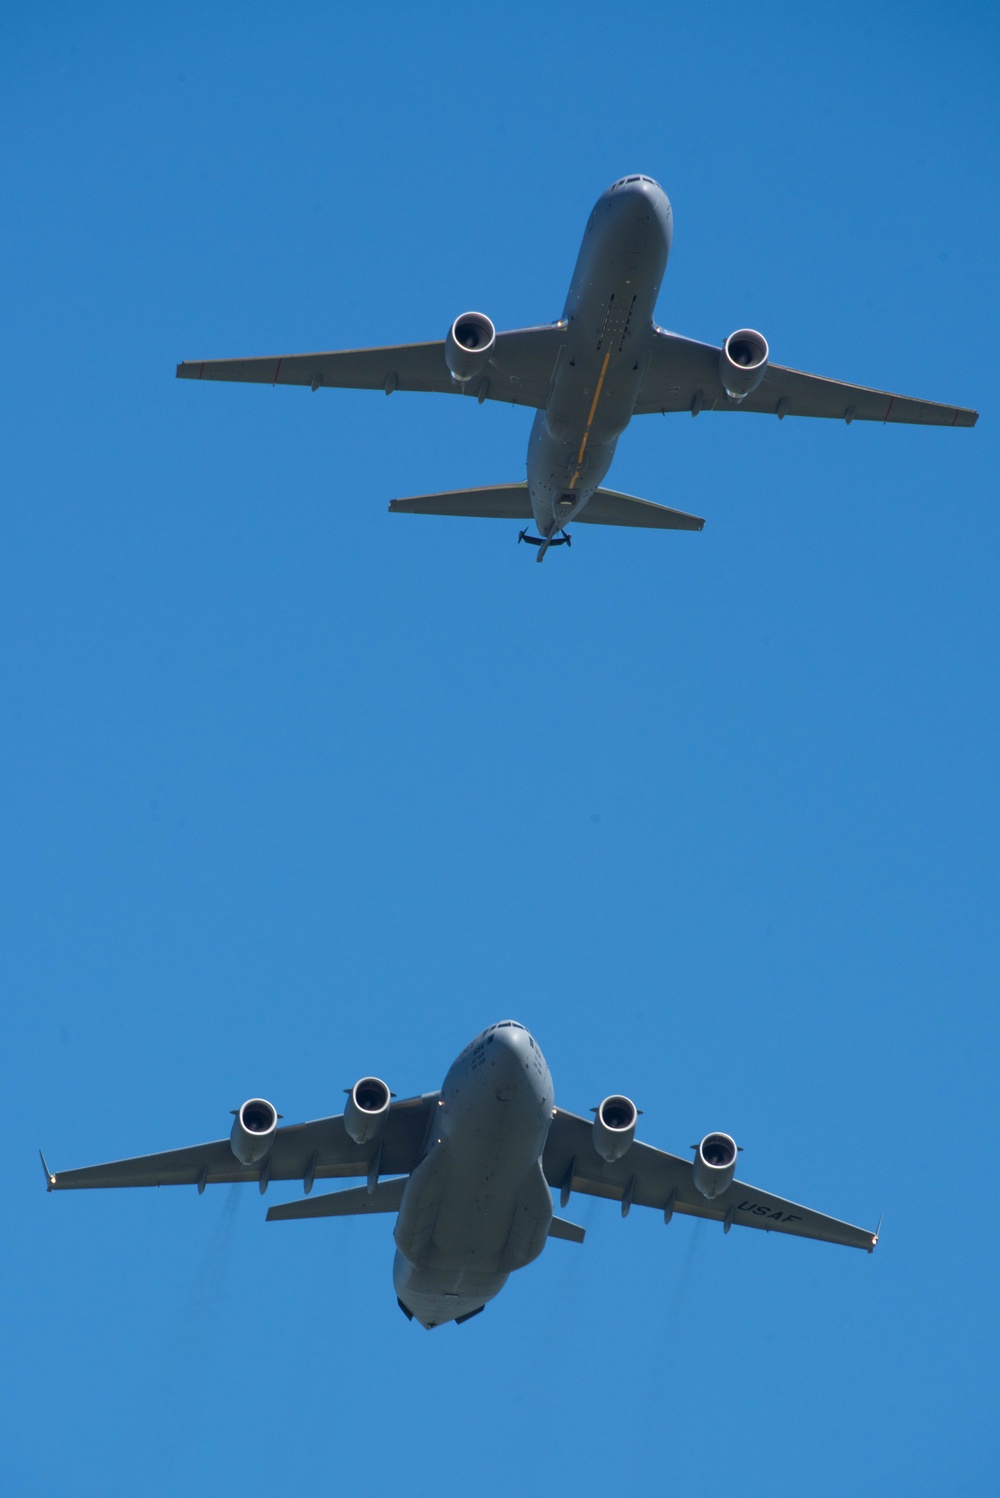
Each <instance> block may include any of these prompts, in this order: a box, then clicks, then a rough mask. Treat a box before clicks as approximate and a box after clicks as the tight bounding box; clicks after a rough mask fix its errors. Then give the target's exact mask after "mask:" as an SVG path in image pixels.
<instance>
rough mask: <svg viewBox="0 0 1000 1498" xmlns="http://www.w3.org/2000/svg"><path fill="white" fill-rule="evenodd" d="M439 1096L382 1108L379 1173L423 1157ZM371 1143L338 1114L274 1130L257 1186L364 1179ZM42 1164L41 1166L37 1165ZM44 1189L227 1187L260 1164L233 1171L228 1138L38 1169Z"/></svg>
mask: <svg viewBox="0 0 1000 1498" xmlns="http://www.w3.org/2000/svg"><path fill="white" fill-rule="evenodd" d="M439 1097H440V1093H437V1092H428V1093H425V1094H424V1095H423V1097H413V1098H405V1099H402V1100H401V1101H399V1102H394V1103H392V1104H391V1105H390V1108H389V1114H388V1117H387V1118H386V1121H385V1124H384V1126H383V1129H382V1132H381V1134H380V1135H379V1140H380V1141H381V1143H382V1157H381V1161H380V1163H379V1170H380V1174H382V1175H387V1176H390V1175H409V1173H410V1171H411V1170H413V1168H414V1166H415V1165H416V1164H417V1163H418V1161H419V1160H420V1158H421V1156H422V1155H423V1153H424V1144H425V1140H426V1137H427V1132H428V1129H429V1127H430V1123H431V1118H432V1115H433V1114H434V1112H435V1110H436V1108H437V1102H438V1098H439ZM375 1148H377V1146H373V1145H371V1144H368V1145H361V1144H355V1143H354V1140H353V1139H351V1137H350V1135H349V1134H348V1133H347V1130H346V1129H345V1128H344V1119H343V1115H342V1114H338V1115H337V1116H336V1117H334V1118H318V1119H315V1120H314V1121H313V1122H312V1123H304V1124H291V1125H289V1126H288V1127H287V1128H281V1129H278V1130H277V1131H276V1133H275V1135H274V1142H273V1144H272V1145H271V1150H270V1153H269V1155H268V1157H267V1162H266V1163H267V1166H268V1169H267V1172H266V1175H265V1176H264V1180H265V1181H304V1180H306V1179H307V1178H310V1177H315V1178H317V1179H323V1178H327V1177H331V1176H365V1175H367V1174H368V1168H369V1165H370V1163H371V1158H372V1154H373V1150H374V1149H375ZM43 1163H44V1162H43ZM45 1173H46V1176H47V1177H48V1183H49V1190H50V1191H73V1190H77V1189H81V1188H85V1187H96V1186H198V1187H199V1189H203V1188H204V1186H206V1185H215V1184H216V1183H222V1182H227V1181H258V1182H259V1181H260V1180H261V1166H260V1165H249V1166H247V1165H241V1164H240V1162H239V1161H238V1160H237V1159H236V1156H235V1155H234V1154H233V1152H232V1150H231V1149H230V1147H229V1140H228V1139H217V1140H216V1141H215V1142H214V1143H212V1144H195V1145H191V1146H190V1147H189V1148H187V1149H179V1150H165V1151H164V1152H163V1153H162V1154H158V1155H139V1156H137V1157H136V1158H135V1159H132V1160H112V1161H111V1162H110V1163H108V1164H107V1165H87V1166H84V1167H83V1169H82V1170H63V1171H59V1172H57V1173H56V1174H52V1173H51V1172H50V1171H49V1169H48V1167H47V1166H46V1171H45Z"/></svg>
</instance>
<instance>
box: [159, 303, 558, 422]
mask: <svg viewBox="0 0 1000 1498" xmlns="http://www.w3.org/2000/svg"><path fill="white" fill-rule="evenodd" d="M564 332H565V330H564V329H563V328H561V327H559V326H558V325H557V324H555V323H548V324H545V325H543V326H542V327H538V328H517V329H514V330H513V331H512V332H509V333H498V334H497V336H496V344H495V345H494V349H493V353H492V355H491V357H490V362H489V365H488V368H487V376H488V379H489V387H488V390H487V393H486V395H485V396H484V397H483V398H484V399H485V400H494V401H507V402H509V403H510V404H511V405H515V406H533V407H535V408H536V409H540V408H541V407H543V406H544V405H545V402H546V401H547V399H548V394H549V385H550V384H551V382H552V375H553V372H554V370H555V366H556V360H557V359H558V357H559V350H560V348H561V347H562V340H563V335H564ZM177 378H178V379H179V380H238V381H249V382H250V383H254V384H259V385H308V386H310V387H311V389H313V390H319V389H320V387H321V386H323V387H329V388H335V389H342V390H384V391H385V393H386V395H391V394H392V392H393V391H394V390H423V391H433V392H435V393H437V394H438V395H477V394H478V392H479V390H480V386H481V381H480V380H472V381H470V382H469V385H468V386H467V387H466V386H462V385H458V384H456V382H455V381H454V380H453V379H452V377H451V372H450V370H449V369H448V366H447V364H446V363H445V360H444V340H443V339H439V340H438V341H437V342H434V343H402V344H395V345H391V346H389V347H387V348H360V349H337V350H334V351H332V352H329V353H319V354H285V355H282V356H280V357H279V356H278V355H272V356H268V357H266V358H254V359H201V360H199V359H191V360H185V362H184V363H183V364H178V366H177Z"/></svg>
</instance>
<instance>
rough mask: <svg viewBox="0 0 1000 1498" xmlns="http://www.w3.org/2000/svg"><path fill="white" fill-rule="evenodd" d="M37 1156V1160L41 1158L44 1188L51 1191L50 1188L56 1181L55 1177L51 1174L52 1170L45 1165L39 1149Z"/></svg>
mask: <svg viewBox="0 0 1000 1498" xmlns="http://www.w3.org/2000/svg"><path fill="white" fill-rule="evenodd" d="M38 1158H39V1160H41V1162H42V1169H43V1170H44V1172H45V1189H46V1191H51V1190H52V1188H53V1186H54V1185H55V1183H56V1178H55V1176H54V1175H53V1174H52V1172H51V1170H50V1169H49V1167H48V1166H47V1165H46V1163H45V1156H44V1155H43V1154H42V1152H41V1150H39V1151H38Z"/></svg>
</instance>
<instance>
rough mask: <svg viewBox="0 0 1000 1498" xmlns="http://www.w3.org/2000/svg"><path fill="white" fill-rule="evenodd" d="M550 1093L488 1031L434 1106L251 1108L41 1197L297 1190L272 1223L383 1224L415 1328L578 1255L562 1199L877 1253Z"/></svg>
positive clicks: (732, 1146)
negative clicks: (208, 1140)
mask: <svg viewBox="0 0 1000 1498" xmlns="http://www.w3.org/2000/svg"><path fill="white" fill-rule="evenodd" d="M554 1103H555V1096H554V1091H553V1085H552V1077H551V1074H550V1072H549V1068H548V1066H547V1065H546V1063H545V1058H544V1057H543V1055H542V1052H541V1050H540V1048H539V1045H538V1042H537V1041H536V1040H535V1038H534V1036H532V1035H530V1034H529V1033H528V1031H527V1030H526V1029H525V1028H524V1026H523V1025H520V1024H518V1023H517V1022H516V1020H504V1021H502V1022H501V1023H500V1024H496V1025H490V1027H489V1029H487V1030H484V1031H483V1032H482V1034H481V1035H477V1036H476V1038H475V1040H473V1041H472V1042H471V1043H470V1044H469V1045H467V1046H466V1048H465V1050H464V1051H463V1052H462V1054H461V1055H460V1056H459V1057H458V1059H457V1060H456V1061H455V1062H454V1064H453V1065H452V1066H451V1068H450V1069H449V1071H448V1074H447V1076H446V1077H445V1079H444V1084H443V1086H442V1088H441V1091H440V1092H428V1093H424V1095H423V1096H422V1097H413V1098H406V1099H404V1100H401V1101H398V1102H394V1101H393V1094H392V1093H390V1091H389V1089H388V1087H387V1086H386V1084H385V1083H384V1082H382V1081H381V1080H380V1079H379V1078H378V1077H363V1078H362V1079H361V1081H360V1082H357V1083H355V1085H354V1087H352V1088H351V1089H350V1092H349V1093H348V1101H347V1107H346V1108H345V1110H344V1112H343V1114H340V1115H338V1116H336V1117H333V1118H321V1119H317V1120H316V1121H315V1122H313V1123H305V1124H294V1125H291V1126H286V1127H284V1128H278V1114H277V1113H276V1112H275V1110H274V1107H273V1106H272V1105H271V1104H270V1103H269V1102H266V1101H265V1100H264V1099H263V1098H251V1099H250V1100H249V1101H248V1102H246V1103H244V1104H243V1106H242V1108H240V1109H239V1110H238V1112H236V1116H235V1122H234V1123H233V1127H232V1133H231V1134H230V1137H229V1138H228V1139H220V1140H217V1141H216V1142H215V1143H214V1144H197V1145H194V1146H193V1147H192V1148H190V1149H179V1150H167V1151H166V1152H165V1153H163V1154H158V1155H143V1156H140V1157H139V1158H137V1159H133V1160H116V1161H114V1162H113V1163H111V1164H109V1165H91V1166H87V1167H85V1168H84V1169H82V1170H69V1171H62V1172H60V1173H58V1174H56V1175H53V1174H52V1173H51V1172H50V1171H49V1168H48V1166H47V1165H46V1164H45V1158H44V1156H43V1157H42V1165H43V1166H44V1168H45V1176H46V1180H47V1183H48V1188H49V1190H50V1191H68V1190H74V1189H77V1188H80V1187H92V1186H180V1185H188V1186H197V1188H198V1191H199V1193H201V1192H202V1191H204V1189H205V1187H206V1185H209V1184H212V1183H214V1182H218V1181H256V1182H257V1184H258V1186H259V1188H260V1190H261V1192H264V1191H266V1189H267V1186H268V1183H269V1182H270V1181H302V1182H303V1185H304V1187H305V1193H306V1194H305V1196H304V1197H302V1198H300V1199H298V1200H295V1201H289V1202H283V1203H282V1204H281V1205H280V1206H275V1207H272V1208H271V1209H270V1211H269V1212H268V1214H267V1220H268V1222H286V1221H288V1220H290V1219H293V1218H295V1219H298V1218H305V1217H346V1216H354V1215H356V1214H364V1213H369V1212H394V1213H395V1214H396V1225H395V1229H394V1234H393V1236H394V1237H395V1240H396V1259H395V1265H394V1268H393V1281H394V1284H395V1289H396V1296H397V1299H398V1301H399V1306H400V1309H401V1310H402V1311H403V1312H404V1314H405V1315H406V1316H407V1317H408V1318H409V1319H410V1320H412V1319H414V1318H416V1320H417V1321H419V1322H420V1324H421V1325H422V1326H425V1327H434V1326H441V1325H442V1324H443V1323H444V1322H446V1321H467V1320H468V1319H469V1318H470V1317H471V1316H475V1315H477V1314H478V1313H479V1312H480V1311H482V1310H483V1309H484V1308H485V1306H486V1304H487V1302H489V1301H490V1300H492V1299H493V1297H494V1296H495V1295H497V1294H499V1292H500V1290H502V1289H503V1286H504V1284H505V1282H506V1280H507V1277H508V1275H509V1274H510V1273H511V1272H512V1271H513V1270H515V1269H520V1268H522V1267H523V1266H524V1265H526V1264H530V1263H531V1261H532V1260H533V1259H536V1258H537V1257H538V1255H539V1254H540V1253H541V1251H542V1249H543V1248H544V1247H545V1244H546V1241H547V1239H549V1238H565V1239H568V1240H569V1241H570V1242H571V1243H582V1242H583V1238H584V1230H583V1228H582V1227H578V1226H577V1225H576V1224H575V1223H573V1222H568V1221H566V1220H565V1219H564V1218H562V1217H556V1216H554V1215H553V1211H552V1196H551V1193H550V1187H552V1188H554V1189H555V1190H557V1191H558V1192H559V1194H560V1203H561V1205H562V1207H565V1206H566V1205H567V1203H568V1201H569V1198H570V1194H571V1192H574V1191H578V1192H582V1193H584V1194H586V1195H589V1196H603V1197H607V1198H609V1199H610V1200H612V1201H617V1202H620V1204H621V1213H622V1216H623V1217H627V1216H628V1213H629V1210H630V1208H631V1207H633V1206H638V1207H653V1208H655V1210H656V1211H658V1212H662V1213H663V1215H664V1218H665V1220H666V1221H667V1222H669V1221H670V1219H671V1217H672V1216H673V1214H674V1213H675V1212H680V1213H683V1214H685V1215H687V1216H691V1217H708V1218H711V1219H713V1220H714V1221H716V1222H721V1223H722V1225H723V1228H724V1229H725V1231H726V1232H727V1233H728V1232H729V1229H730V1228H731V1227H732V1225H733V1224H734V1223H735V1224H737V1225H738V1226H740V1227H753V1228H763V1229H765V1231H767V1232H775V1233H790V1234H792V1235H793V1236H795V1237H798V1238H818V1239H822V1240H823V1241H825V1242H827V1243H843V1244H846V1245H847V1246H848V1247H851V1248H863V1249H867V1251H868V1252H869V1253H871V1252H872V1251H873V1249H874V1248H875V1245H876V1243H877V1242H878V1229H876V1231H875V1232H874V1233H872V1232H869V1231H866V1230H865V1229H863V1228H856V1227H851V1226H850V1224H849V1223H846V1222H838V1221H837V1220H836V1219H835V1218H833V1217H826V1216H824V1215H823V1214H822V1213H820V1212H813V1211H811V1210H810V1209H809V1208H808V1207H799V1206H796V1205H795V1203H794V1202H789V1201H784V1200H783V1199H782V1198H781V1197H780V1196H774V1195H773V1194H772V1193H771V1192H769V1191H759V1190H758V1189H757V1188H756V1187H755V1186H747V1185H745V1184H744V1183H743V1182H742V1181H737V1180H736V1179H735V1173H736V1157H737V1145H736V1143H735V1142H734V1140H733V1139H732V1138H730V1136H729V1135H728V1134H706V1136H705V1137H704V1139H702V1141H701V1143H700V1144H699V1145H698V1146H697V1148H696V1150H695V1156H694V1160H693V1162H692V1161H689V1160H683V1159H680V1158H679V1157H678V1156H676V1155H668V1154H666V1153H665V1152H664V1151H663V1150H658V1149H654V1148H653V1146H652V1145H649V1144H642V1143H640V1142H639V1141H638V1140H637V1139H636V1138H635V1129H636V1123H637V1120H638V1110H637V1108H636V1106H635V1104H634V1103H633V1102H632V1101H631V1099H629V1098H627V1097H616V1096H612V1097H606V1098H605V1099H604V1101H603V1102H602V1103H601V1105H600V1106H599V1107H598V1108H596V1109H594V1110H593V1112H594V1118H593V1120H592V1121H591V1120H589V1119H586V1118H580V1117H578V1116H577V1115H576V1114H573V1113H566V1112H564V1111H563V1109H562V1108H557V1107H555V1106H554ZM344 1176H361V1177H364V1178H365V1184H364V1185H363V1186H356V1187H351V1188H348V1189H347V1190H340V1191H334V1192H330V1193H327V1194H325V1195H319V1196H311V1195H310V1194H309V1193H310V1192H311V1190H312V1187H313V1182H314V1181H315V1180H317V1179H326V1178H330V1177H344Z"/></svg>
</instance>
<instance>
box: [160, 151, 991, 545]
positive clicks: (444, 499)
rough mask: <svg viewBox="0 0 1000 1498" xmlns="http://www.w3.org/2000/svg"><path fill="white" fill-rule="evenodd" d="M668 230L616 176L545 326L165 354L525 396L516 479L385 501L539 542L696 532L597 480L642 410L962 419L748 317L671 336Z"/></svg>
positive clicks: (252, 370)
mask: <svg viewBox="0 0 1000 1498" xmlns="http://www.w3.org/2000/svg"><path fill="white" fill-rule="evenodd" d="M672 236H673V212H672V209H671V207H670V203H669V201H668V200H667V195H666V193H665V192H664V191H663V189H662V188H661V187H660V186H659V185H658V184H657V183H656V182H654V181H653V179H652V177H643V176H631V177H622V178H621V179H620V180H619V181H618V182H614V183H612V185H611V186H610V187H609V188H608V190H607V192H605V193H603V194H602V195H601V197H600V198H598V200H597V203H596V205H595V207H594V211H593V212H592V213H591V215H590V219H589V220H588V223H587V229H586V232H585V234H584V236H583V244H582V246H581V248H580V254H579V258H578V259H577V262H576V269H575V270H574V272H573V280H572V282H571V283H570V288H569V294H568V296H567V298H566V306H565V308H564V309H563V315H562V317H561V318H560V319H559V321H558V322H556V323H551V324H548V325H546V326H543V327H539V328H519V329H517V330H516V331H514V332H508V333H498V332H497V331H496V329H495V328H494V326H493V324H492V322H491V321H490V319H489V318H488V317H486V316H485V315H484V314H483V313H482V312H465V313H463V314H462V315H461V316H460V317H457V318H456V319H455V321H454V322H453V323H452V325H451V328H450V329H449V332H448V336H447V338H446V339H445V340H444V341H443V342H436V343H409V344H402V345H399V346H397V347H388V348H369V349H344V350H340V351H338V352H334V353H325V354H292V355H287V356H282V357H280V358H279V357H276V356H275V357H269V358H263V359H205V360H193V361H190V362H186V363H183V364H179V365H178V366H177V374H178V377H179V378H181V379H188V380H251V381H258V382H261V383H264V384H268V385H308V386H310V387H311V389H312V390H314V391H315V390H319V389H320V387H321V386H334V387H338V386H339V387H340V388H347V389H356V390H384V391H385V393H386V395H391V394H392V392H393V391H394V390H425V391H437V392H439V393H441V394H444V393H448V394H456V395H466V396H475V398H476V400H477V401H478V402H479V403H480V405H481V404H482V403H483V401H485V400H495V401H509V402H510V403H511V404H513V405H516V406H532V407H534V409H535V410H536V412H537V415H536V416H535V421H534V425H533V426H532V429H531V439H530V441H529V443H528V465H527V467H528V478H527V482H526V483H519V484H500V485H493V486H490V487H488V488H480V489H459V490H455V491H453V492H452V493H448V494H421V495H418V496H417V497H415V498H412V499H394V500H392V501H391V502H390V504H389V509H390V510H394V511H396V512H397V513H398V514H410V515H413V514H420V515H478V516H485V517H491V518H495V519H516V520H531V519H532V518H534V521H535V525H536V526H537V528H538V535H537V536H529V535H528V532H527V529H525V530H522V531H521V532H520V534H519V539H520V540H522V541H528V542H530V543H531V544H532V545H533V546H537V547H538V560H539V561H541V560H542V558H543V557H544V555H545V552H546V550H547V549H548V547H549V546H561V545H563V543H564V542H565V543H567V544H568V543H569V540H570V537H569V536H568V535H567V534H566V530H565V527H566V526H567V525H568V524H569V522H570V521H572V520H579V521H586V522H592V523H595V524H598V525H635V526H650V527H656V528H659V529H667V530H701V528H702V526H703V525H704V523H705V522H704V521H703V520H701V519H700V518H699V517H698V516H697V515H687V514H685V513H684V512H683V511H681V510H672V509H668V508H667V507H666V506H664V505H660V504H652V503H650V501H648V500H645V499H635V498H633V497H632V496H631V495H628V494H618V493H616V492H615V491H614V490H613V489H602V488H601V487H600V485H601V481H602V479H603V478H604V476H605V474H606V473H607V471H608V469H609V468H610V466H611V460H612V458H613V457H614V452H615V447H616V446H617V443H618V438H619V437H620V436H621V434H622V432H623V431H624V430H625V428H626V427H627V426H628V424H629V422H630V421H631V419H632V417H633V416H644V415H649V414H650V413H652V412H662V413H663V414H664V415H665V414H666V413H667V412H668V411H690V413H691V415H692V416H697V415H698V413H699V412H700V411H761V412H769V413H770V414H771V415H772V416H777V417H778V419H779V420H782V419H784V417H786V416H829V417H834V418H836V419H837V420H839V421H845V422H847V423H848V424H850V423H851V422H852V421H881V422H887V421H902V422H911V423H917V424H919V425H924V426H952V427H953V426H959V427H971V426H975V424H976V420H977V413H976V412H975V411H969V410H965V409H964V408H962V407H957V406H941V405H936V404H934V403H933V402H930V401H921V400H912V399H910V398H909V397H905V396H900V395H890V394H888V393H887V392H885V391H881V390H868V389H866V388H865V387H864V386H861V385H844V384H841V383H840V381H838V380H826V379H821V378H819V377H818V376H816V375H810V374H800V373H799V371H798V370H794V369H785V368H784V367H783V366H782V365H780V364H771V363H770V354H769V350H768V345H767V340H766V339H765V338H764V337H763V335H762V334H760V333H758V332H756V331H755V330H754V329H753V328H739V329H737V331H736V332H735V333H730V335H729V337H728V338H727V339H726V341H725V343H724V344H723V345H722V347H721V348H715V347H714V346H713V345H712V344H708V343H696V342H694V341H693V340H692V339H690V338H682V337H681V336H680V335H679V334H677V333H668V332H666V331H665V330H664V329H663V328H659V327H657V326H656V324H655V322H654V321H653V308H654V306H655V304H656V297H657V293H658V292H659V289H660V282H661V280H662V278H663V272H664V270H665V269H666V264H667V256H668V255H669V253H670V243H671V239H672Z"/></svg>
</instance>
